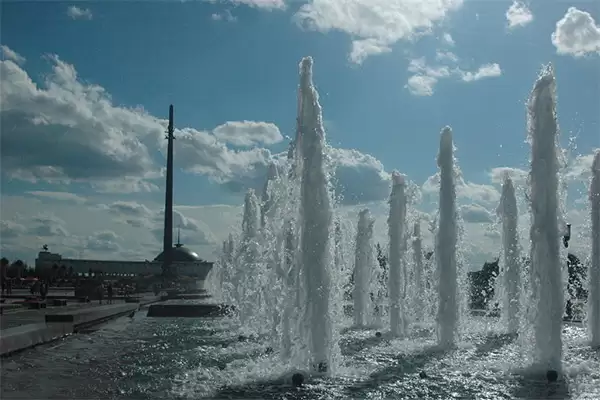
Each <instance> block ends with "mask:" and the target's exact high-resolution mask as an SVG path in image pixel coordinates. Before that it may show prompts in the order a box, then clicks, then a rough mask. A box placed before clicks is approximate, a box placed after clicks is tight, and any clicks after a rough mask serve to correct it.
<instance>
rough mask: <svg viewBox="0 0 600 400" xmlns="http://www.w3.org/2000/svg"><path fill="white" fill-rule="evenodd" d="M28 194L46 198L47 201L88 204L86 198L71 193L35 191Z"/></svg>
mask: <svg viewBox="0 0 600 400" xmlns="http://www.w3.org/2000/svg"><path fill="white" fill-rule="evenodd" d="M27 194H30V195H32V196H37V197H42V198H46V199H52V200H59V201H71V202H74V203H85V202H86V199H85V198H84V197H81V196H79V195H77V194H75V193H69V192H48V191H40V190H34V191H30V192H27Z"/></svg>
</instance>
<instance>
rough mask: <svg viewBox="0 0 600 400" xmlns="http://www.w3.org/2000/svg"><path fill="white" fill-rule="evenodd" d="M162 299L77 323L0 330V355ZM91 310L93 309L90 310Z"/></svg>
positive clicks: (55, 337)
mask: <svg viewBox="0 0 600 400" xmlns="http://www.w3.org/2000/svg"><path fill="white" fill-rule="evenodd" d="M159 301H160V297H159V296H157V297H154V298H150V299H147V300H145V301H141V302H140V303H139V304H137V303H129V305H130V306H135V307H131V308H130V309H126V310H125V309H120V310H119V311H118V312H116V313H109V314H103V315H102V316H100V317H99V318H95V319H91V320H87V321H85V322H82V323H79V324H76V323H73V322H48V323H44V322H41V323H37V324H26V325H21V326H17V327H15V328H9V329H4V330H2V331H0V357H7V356H10V355H12V354H14V353H17V352H20V351H23V350H26V349H30V348H33V347H35V346H39V345H41V344H46V343H50V342H53V341H55V340H59V339H61V338H63V337H65V336H68V335H71V334H73V333H76V332H77V331H78V330H79V329H83V328H89V327H91V326H95V325H99V324H102V323H103V322H106V321H109V320H112V319H116V318H119V317H121V316H123V315H126V314H128V313H131V312H132V311H137V310H139V309H140V308H141V307H143V306H148V305H150V304H153V303H157V302H159ZM89 311H91V310H89Z"/></svg>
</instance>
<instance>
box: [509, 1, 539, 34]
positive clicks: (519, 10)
mask: <svg viewBox="0 0 600 400" xmlns="http://www.w3.org/2000/svg"><path fill="white" fill-rule="evenodd" d="M506 20H507V21H508V28H509V29H513V28H517V27H520V26H525V25H527V24H529V23H530V22H531V21H533V14H532V13H531V10H530V9H529V8H528V7H527V5H525V4H524V3H522V2H520V1H516V0H515V1H513V3H512V4H511V5H510V7H509V8H508V10H506Z"/></svg>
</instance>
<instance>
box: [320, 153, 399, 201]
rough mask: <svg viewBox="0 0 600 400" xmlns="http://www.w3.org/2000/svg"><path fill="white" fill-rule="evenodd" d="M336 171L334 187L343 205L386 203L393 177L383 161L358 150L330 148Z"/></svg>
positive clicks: (330, 155)
mask: <svg viewBox="0 0 600 400" xmlns="http://www.w3.org/2000/svg"><path fill="white" fill-rule="evenodd" d="M329 157H330V159H331V162H332V164H333V165H334V167H335V177H334V179H335V187H336V191H337V193H338V194H339V195H341V197H342V203H344V204H356V203H365V202H369V201H376V200H382V199H385V198H386V197H387V196H388V195H389V191H390V175H389V173H387V172H386V171H385V168H384V167H383V164H382V163H381V161H379V160H378V159H376V158H375V157H373V156H371V155H368V154H363V153H361V152H359V151H358V150H347V149H336V148H331V149H330V154H329Z"/></svg>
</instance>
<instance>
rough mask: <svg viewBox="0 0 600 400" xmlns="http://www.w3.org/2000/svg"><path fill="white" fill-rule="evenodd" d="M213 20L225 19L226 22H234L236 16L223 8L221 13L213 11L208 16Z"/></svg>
mask: <svg viewBox="0 0 600 400" xmlns="http://www.w3.org/2000/svg"><path fill="white" fill-rule="evenodd" d="M210 18H211V19H212V20H213V21H227V22H236V21H237V17H235V16H233V15H232V14H231V11H229V10H225V11H223V12H221V13H214V14H212V15H211V16H210Z"/></svg>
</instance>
